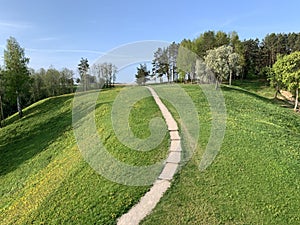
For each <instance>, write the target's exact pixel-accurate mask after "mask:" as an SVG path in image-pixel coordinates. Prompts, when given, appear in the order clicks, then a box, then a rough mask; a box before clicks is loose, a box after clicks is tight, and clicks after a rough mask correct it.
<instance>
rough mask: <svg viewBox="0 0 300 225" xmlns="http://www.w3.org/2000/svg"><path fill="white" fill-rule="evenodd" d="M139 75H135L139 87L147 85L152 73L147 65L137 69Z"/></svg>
mask: <svg viewBox="0 0 300 225" xmlns="http://www.w3.org/2000/svg"><path fill="white" fill-rule="evenodd" d="M136 69H137V73H136V75H135V78H136V82H137V84H138V85H145V83H146V82H147V81H148V79H149V78H148V77H149V76H150V71H148V70H147V65H146V64H140V66H139V67H137V68H136Z"/></svg>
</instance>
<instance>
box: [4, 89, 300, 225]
mask: <svg viewBox="0 0 300 225" xmlns="http://www.w3.org/2000/svg"><path fill="white" fill-rule="evenodd" d="M182 87H183V88H184V90H185V91H186V92H187V93H188V94H189V95H190V96H191V97H192V99H193V101H194V103H195V106H196V108H197V110H198V112H199V118H200V128H201V129H200V139H199V149H198V151H197V154H195V155H194V157H193V158H192V160H191V161H190V162H189V163H188V164H187V165H186V166H185V167H184V168H183V169H182V170H181V171H180V173H179V174H178V175H177V176H176V178H175V181H174V183H173V185H172V187H171V189H170V190H169V191H168V192H167V193H166V195H165V196H164V197H163V199H162V201H161V202H160V203H159V205H158V207H157V208H156V209H155V210H154V212H153V214H151V215H150V216H149V217H147V218H146V219H145V221H143V223H144V224H299V223H300V216H299V215H300V213H299V208H300V198H299V195H300V172H299V171H300V163H299V162H300V152H299V149H300V141H299V138H300V116H299V114H296V113H294V112H293V111H292V110H290V109H289V108H284V107H282V106H281V104H278V102H277V101H274V100H272V99H270V98H268V97H269V96H271V90H268V91H266V92H264V91H263V90H265V89H264V87H261V88H258V89H253V86H251V85H250V86H248V87H247V85H246V86H245V87H244V88H237V87H233V88H229V87H223V91H224V96H225V101H226V108H227V114H228V118H227V130H226V134H225V139H224V143H223V145H222V148H221V150H220V152H219V154H218V155H217V157H216V159H215V161H214V162H213V164H212V165H211V166H210V167H209V168H208V169H207V170H206V171H204V172H200V171H199V169H198V165H199V162H200V160H201V156H202V153H203V149H204V148H205V146H206V143H207V140H208V137H209V135H210V111H209V105H208V103H207V101H206V98H205V96H204V94H203V92H202V91H201V88H200V87H199V86H197V85H183V86H182ZM245 88H246V89H245ZM251 88H252V89H251ZM120 90H121V88H116V89H113V90H108V91H103V92H102V93H101V94H100V95H99V99H98V102H97V108H96V115H97V116H96V125H97V129H98V131H101V132H99V135H100V138H101V139H102V140H103V142H105V145H106V146H107V148H108V149H109V151H110V152H111V153H112V154H113V155H114V156H116V157H119V158H122V159H123V160H124V161H125V162H128V163H131V164H135V163H138V164H150V163H153V162H156V161H159V160H161V159H164V158H165V155H166V151H167V146H168V144H169V142H168V137H167V136H166V137H165V139H164V141H163V142H162V143H161V145H159V146H158V147H157V148H156V149H154V150H153V151H150V152H147V153H145V152H142V153H141V152H133V151H131V150H130V149H129V148H127V147H126V146H124V145H122V143H119V142H118V140H117V138H116V137H115V135H114V132H113V129H112V125H111V122H110V112H111V108H112V104H113V101H114V99H115V98H116V96H117V95H118V93H119V92H120ZM145 91H146V89H145ZM258 92H261V93H264V97H263V96H262V95H258V94H257V93H258ZM261 93H259V94H261ZM268 93H270V95H269V94H268ZM72 99H73V96H72V95H65V96H60V97H55V98H49V99H45V100H43V101H40V102H38V103H36V104H34V105H32V106H30V107H29V108H27V109H26V110H25V117H24V118H22V119H21V120H16V118H15V117H11V118H10V119H8V120H7V124H8V125H7V126H6V127H5V128H2V129H1V130H0V184H1V186H0V221H3V222H1V224H28V223H35V224H41V223H46V224H61V223H67V224H114V223H115V221H116V218H117V217H119V216H120V215H121V214H123V213H124V212H126V211H127V210H128V209H129V208H130V207H131V206H132V205H134V204H135V203H136V202H137V201H138V200H139V198H140V197H141V196H142V195H143V194H144V193H145V192H146V191H147V190H148V189H149V187H148V186H146V187H130V186H125V185H120V184H116V183H113V182H111V181H109V180H107V179H105V178H103V177H102V176H101V175H99V174H97V173H96V172H95V171H94V170H93V169H92V168H90V166H89V165H88V164H87V163H86V162H85V161H84V159H83V158H82V156H81V154H80V152H79V150H78V148H77V145H76V141H75V138H74V134H73V130H72V109H71V107H72ZM170 108H171V110H172V112H173V114H174V115H175V117H176V115H177V114H176V112H174V109H173V108H172V107H170ZM155 116H161V115H160V112H159V110H158V108H157V106H156V105H155V102H154V101H153V99H152V98H146V99H144V100H142V101H139V102H138V103H137V104H136V105H135V107H134V108H133V110H132V112H131V116H130V124H131V126H132V129H133V131H134V133H135V134H136V135H137V136H140V137H143V138H144V137H146V136H147V135H149V134H150V131H149V129H148V122H149V121H150V119H151V118H153V117H155ZM177 119H179V118H178V117H177Z"/></svg>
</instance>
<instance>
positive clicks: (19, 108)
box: [17, 92, 23, 118]
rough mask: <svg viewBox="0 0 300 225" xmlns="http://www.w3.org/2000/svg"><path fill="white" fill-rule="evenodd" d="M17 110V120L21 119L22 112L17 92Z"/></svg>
mask: <svg viewBox="0 0 300 225" xmlns="http://www.w3.org/2000/svg"><path fill="white" fill-rule="evenodd" d="M17 108H18V113H19V118H22V117H23V112H22V106H21V99H20V95H19V93H18V92H17Z"/></svg>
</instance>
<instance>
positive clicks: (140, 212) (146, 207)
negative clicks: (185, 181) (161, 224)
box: [117, 180, 171, 225]
mask: <svg viewBox="0 0 300 225" xmlns="http://www.w3.org/2000/svg"><path fill="white" fill-rule="evenodd" d="M170 185H171V183H170V181H167V180H157V181H156V182H155V183H154V184H153V186H152V188H151V189H150V190H149V191H148V192H147V193H146V194H145V195H144V196H143V197H142V198H141V200H140V202H139V203H138V204H137V205H135V206H134V207H133V208H131V209H130V210H129V212H128V213H126V214H124V215H123V216H121V217H120V218H119V219H118V223H117V224H118V225H137V224H139V222H140V221H141V220H142V219H144V218H145V217H146V216H147V215H149V214H150V213H151V211H152V210H153V209H154V207H155V206H156V204H157V203H158V202H159V200H160V199H161V197H162V196H163V195H164V193H165V192H166V190H167V189H168V188H169V187H170Z"/></svg>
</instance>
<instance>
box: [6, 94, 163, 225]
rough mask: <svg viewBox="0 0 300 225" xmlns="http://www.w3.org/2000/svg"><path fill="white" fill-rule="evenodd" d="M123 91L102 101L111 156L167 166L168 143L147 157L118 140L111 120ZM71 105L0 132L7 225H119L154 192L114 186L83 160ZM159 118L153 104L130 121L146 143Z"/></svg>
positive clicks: (67, 100) (100, 122)
mask: <svg viewBox="0 0 300 225" xmlns="http://www.w3.org/2000/svg"><path fill="white" fill-rule="evenodd" d="M120 90H121V88H116V89H114V90H110V91H102V92H101V93H100V95H99V99H98V102H97V108H96V114H97V117H96V123H97V124H96V125H97V129H98V131H101V132H99V135H100V137H101V139H102V140H103V142H104V143H105V145H106V147H107V149H108V150H109V151H110V152H111V153H112V154H113V155H114V156H116V157H120V158H122V159H123V160H124V161H125V162H127V163H132V164H134V163H142V164H152V163H153V162H156V161H158V160H161V159H164V158H165V155H166V152H167V148H166V146H168V137H165V139H164V141H163V142H162V143H161V145H160V146H158V147H157V148H156V149H154V150H152V151H151V152H149V153H142V152H132V151H131V150H130V149H129V148H127V147H126V146H123V145H122V144H121V143H119V142H118V140H117V139H116V137H115V136H114V133H113V129H112V125H111V122H110V113H111V108H112V104H113V101H114V99H115V97H116V96H117V94H118V93H119V92H120ZM145 91H147V90H146V89H145ZM72 100H73V95H66V96H60V97H55V98H49V99H45V100H43V101H40V102H38V103H36V104H34V105H32V106H30V107H29V108H27V109H25V111H24V114H25V117H24V118H22V119H21V120H16V118H15V116H14V117H12V118H10V119H9V120H8V121H7V122H6V123H7V124H8V125H7V126H6V127H5V128H3V129H1V130H0V184H1V186H0V221H1V224H31V223H35V224H41V223H46V224H114V223H115V221H116V218H117V217H119V216H120V215H122V214H123V213H125V212H126V211H128V209H130V208H131V206H132V205H134V204H135V203H136V202H137V201H138V200H139V199H140V197H141V196H142V195H143V194H144V193H145V192H146V191H147V190H148V189H149V187H147V186H146V187H130V186H125V185H121V184H116V183H114V182H111V181H109V180H107V179H105V178H103V177H102V176H100V175H99V174H97V173H96V172H95V171H94V170H93V169H92V168H91V167H90V166H89V165H88V164H87V163H86V162H85V161H84V159H83V157H82V155H81V153H80V151H79V150H78V147H77V145H76V141H75V138H74V133H73V130H72ZM160 115H161V114H160V111H159V109H158V107H157V106H156V104H155V102H154V100H153V99H152V98H146V99H144V100H142V101H139V102H138V103H136V104H135V107H134V108H133V110H132V112H131V116H130V121H132V122H131V124H132V130H133V132H134V133H136V135H137V136H140V137H141V136H144V137H146V136H147V135H149V134H150V131H149V129H148V123H149V120H150V119H151V118H153V117H155V116H160ZM141 131H143V132H141ZM129 153H130V154H129Z"/></svg>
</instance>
